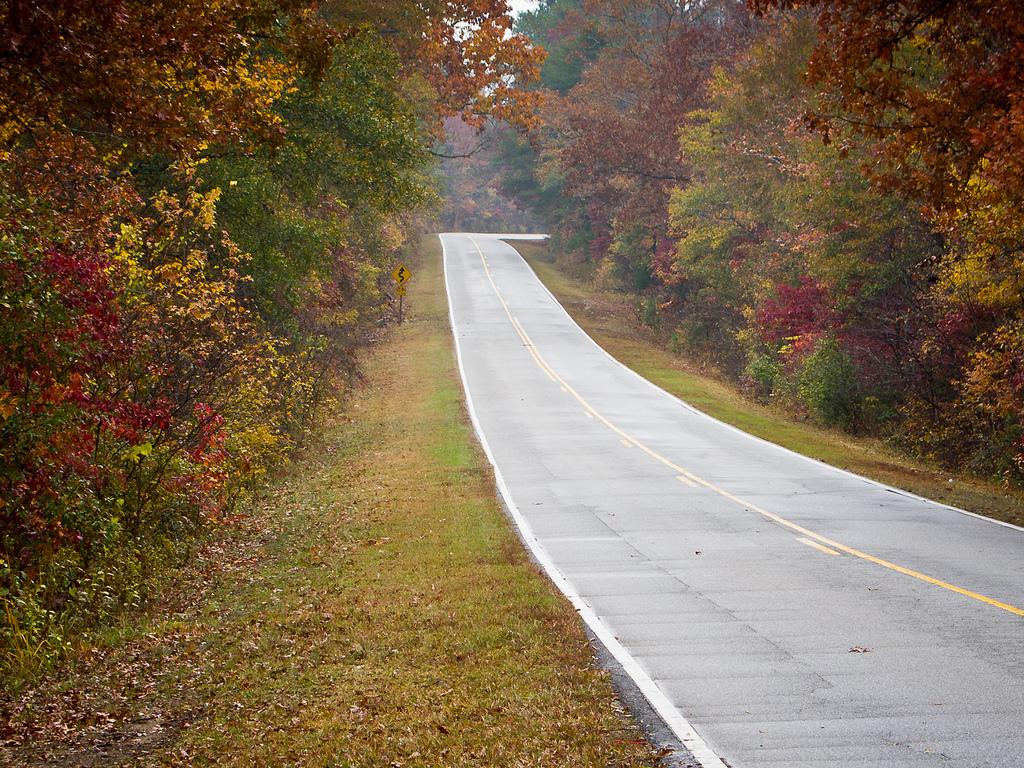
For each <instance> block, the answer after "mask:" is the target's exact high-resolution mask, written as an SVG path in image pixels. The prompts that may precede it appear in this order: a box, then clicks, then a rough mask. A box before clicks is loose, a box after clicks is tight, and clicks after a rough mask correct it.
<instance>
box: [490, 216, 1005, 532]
mask: <svg viewBox="0 0 1024 768" xmlns="http://www.w3.org/2000/svg"><path fill="white" fill-rule="evenodd" d="M484 237H494V235H484ZM496 239H500V240H505V238H496ZM520 239H525V238H520ZM537 239H540V238H539V237H538V238H537ZM505 245H507V246H508V247H509V248H511V249H512V250H513V251H514V252H515V254H516V256H518V257H519V258H520V259H522V261H523V264H525V265H526V268H527V269H528V270H529V271H530V274H531V275H533V278H534V280H536V281H537V283H538V284H539V285H540V287H541V288H543V289H544V291H545V292H546V293H547V294H548V296H550V297H551V299H552V301H554V302H555V304H556V305H557V307H558V308H559V309H560V310H562V312H563V314H565V316H566V317H568V318H569V321H570V322H571V323H572V324H573V325H575V326H576V328H578V329H579V331H580V333H582V334H583V335H584V336H585V337H586V338H587V339H588V340H589V341H590V343H591V344H593V345H594V346H595V347H597V348H598V349H599V350H601V352H603V353H604V355H605V357H607V358H608V359H609V360H611V361H612V362H613V363H615V364H616V365H617V366H619V367H620V368H622V369H624V370H626V371H629V372H630V373H631V374H633V375H634V376H635V377H636V378H638V379H640V381H642V382H644V383H645V384H646V385H647V386H649V387H652V388H654V389H656V390H657V391H658V392H661V393H662V394H664V395H668V396H669V397H671V398H672V399H673V400H675V401H676V402H677V403H679V404H680V405H681V406H683V407H684V408H686V409H687V410H688V411H691V412H692V413H695V414H697V415H698V416H703V417H704V418H705V419H708V420H710V421H713V422H715V423H716V424H719V425H721V426H723V427H725V428H726V429H728V430H731V431H732V432H736V433H737V434H740V435H743V436H744V437H747V438H749V439H751V440H756V441H757V442H759V443H762V444H763V445H767V446H770V447H772V448H774V449H775V450H777V451H783V452H784V453H787V454H789V455H790V456H796V457H797V458H800V459H803V460H804V461H809V462H811V463H812V464H817V465H818V466H819V467H825V468H826V469H830V470H832V471H833V472H838V473H840V474H843V475H846V476H847V477H853V478H856V479H857V480H860V481H862V482H865V483H869V484H871V485H874V486H877V487H878V488H882V489H884V490H886V491H891V492H892V493H897V494H900V495H902V496H906V497H907V498H911V499H914V500H915V501H923V502H926V503H928V504H933V505H935V506H936V507H939V508H941V509H948V510H950V511H953V512H959V513H960V514H961V515H967V516H968V517H974V518H977V519H978V520H984V521H985V522H987V523H993V524H994V525H1001V526H1003V527H1005V528H1013V529H1014V530H1016V531H1021V532H1024V527H1022V526H1019V525H1014V524H1013V523H1008V522H1006V521H1004V520H996V519H995V518H992V517H986V516H985V515H979V514H978V513H977V512H968V511H967V510H966V509H960V507H954V506H952V505H951V504H943V503H942V502H941V501H935V499H929V498H928V497H926V496H920V495H918V494H916V493H913V492H911V491H907V490H904V489H903V488H897V487H896V486H894V485H887V484H886V483H883V482H881V481H880V480H873V479H871V478H870V477H864V476H863V475H858V474H857V473H856V472H851V471H850V470H848V469H843V468H842V467H837V466H834V465H832V464H829V463H827V462H824V461H821V460H820V459H815V458H813V457H812V456H806V455H804V454H802V453H798V452H796V451H794V450H792V449H791V448H787V447H786V446H784V445H779V444H778V443H773V442H772V441H771V440H765V439H764V438H763V437H758V436H757V435H752V434H750V433H749V432H744V431H743V430H742V429H740V428H739V427H736V426H733V425H732V424H728V423H726V422H724V421H722V420H721V419H716V418H715V417H714V416H712V415H711V414H708V413H705V412H704V411H702V410H700V409H699V408H696V407H694V406H692V405H690V404H689V403H688V402H686V401H685V400H683V399H682V398H680V397H678V396H676V395H673V394H672V393H671V392H669V391H668V390H666V389H662V388H661V387H659V386H658V385H657V384H655V383H654V382H653V381H651V380H650V379H647V378H644V377H643V376H641V375H640V374H639V373H637V372H636V371H634V370H633V369H632V368H630V367H629V366H628V365H626V364H625V363H623V362H622V361H621V360H618V359H616V358H615V357H613V356H612V354H611V353H610V352H609V351H608V350H607V349H605V348H604V347H602V346H601V345H600V344H598V343H597V342H596V341H594V339H593V338H592V337H591V336H590V334H589V333H587V332H586V331H585V330H583V328H582V326H580V324H579V323H577V322H576V319H575V318H574V317H573V316H572V315H570V314H569V310H567V309H566V308H565V307H564V306H562V302H560V301H559V300H558V297H556V296H555V294H553V293H552V292H551V291H550V289H548V287H547V286H546V285H544V281H543V280H541V279H540V277H539V276H538V275H537V272H536V271H535V270H534V268H533V267H532V266H531V265H530V262H528V261H527V260H526V259H524V258H523V255H522V254H521V253H519V251H517V250H516V248H515V246H514V245H512V244H511V243H509V242H507V241H506V242H505Z"/></svg>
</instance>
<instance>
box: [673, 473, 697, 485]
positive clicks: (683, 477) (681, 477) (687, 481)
mask: <svg viewBox="0 0 1024 768" xmlns="http://www.w3.org/2000/svg"><path fill="white" fill-rule="evenodd" d="M676 480H678V481H679V482H680V483H682V484H683V485H688V486H690V487H691V488H696V487H697V484H696V483H695V482H693V480H691V479H690V478H688V477H687V476H686V475H676Z"/></svg>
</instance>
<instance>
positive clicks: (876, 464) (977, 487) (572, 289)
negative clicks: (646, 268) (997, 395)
mask: <svg viewBox="0 0 1024 768" xmlns="http://www.w3.org/2000/svg"><path fill="white" fill-rule="evenodd" d="M513 245H515V247H516V249H517V250H519V252H520V253H521V254H522V255H523V256H524V258H525V259H526V260H527V262H528V263H529V264H530V266H532V267H533V269H534V271H536V273H537V276H538V277H540V279H541V280H542V281H543V283H544V284H545V285H546V286H547V287H548V289H549V290H550V291H551V292H552V293H553V294H555V296H557V297H558V300H559V301H561V302H562V305H563V306H564V307H565V308H566V309H567V310H568V312H569V314H570V315H572V317H573V318H574V319H575V320H576V322H577V323H579V324H580V326H581V327H582V328H583V329H584V330H585V331H586V332H587V333H588V334H590V336H591V337H592V338H593V339H594V340H595V341H596V342H597V343H598V344H600V345H601V346H602V347H604V348H605V349H606V350H607V351H608V352H609V353H611V355H612V356H613V357H615V358H616V359H617V360H619V361H620V362H622V363H624V364H625V365H627V366H629V367H630V368H632V369H633V370H634V371H636V372H637V373H639V374H640V375H641V376H643V377H644V378H646V379H649V380H650V381H652V382H654V383H655V384H657V385H658V386H659V387H661V388H662V389H665V390H667V391H668V392H671V393H672V394H674V395H676V396H677V397H679V398H681V399H683V400H685V401H686V402H688V403H690V404H691V405H693V406H694V407H695V408H699V409H700V410H702V411H704V412H705V413H707V414H710V415H711V416H714V417H715V418H716V419H720V420H721V421H724V422H726V423H727V424H732V425H733V426H736V427H739V428H740V429H742V430H744V431H745V432H749V433H750V434H753V435H757V436H758V437H761V438H764V439H766V440H770V441H772V442H774V443H778V444H779V445H782V446H785V447H786V448H789V449H790V450H793V451H796V452H797V453H802V454H804V455H805V456H811V457H812V458H815V459H819V460H821V461H824V462H827V463H829V464H832V465H834V466H837V467H842V468H843V469H847V470H849V471H851V472H856V473H857V474H860V475H863V476H865V477H870V478H872V479H874V480H878V481H880V482H883V483H887V484H889V485H892V486H895V487H897V488H903V489H905V490H908V491H911V492H912V493H916V494H919V495H921V496H925V497H927V498H930V499H935V500H936V501H940V502H943V503H945V504H950V505H952V506H955V507H960V508H961V509H966V510H968V511H970V512H975V513H977V514H981V515H986V516H988V517H992V518H995V519H996V520H1003V521H1006V522H1010V523H1014V524H1016V525H1024V494H1022V493H1020V492H1015V491H1012V490H1007V489H1005V488H1002V487H1000V486H998V485H996V484H994V483H988V482H985V481H983V480H979V479H977V478H974V477H970V476H963V475H960V476H956V475H952V474H950V473H949V472H948V471H947V470H942V469H939V468H936V467H933V466H929V465H927V464H924V463H922V462H919V461H915V460H913V459H911V458H908V457H906V456H904V455H901V454H899V453H897V452H896V451H894V450H893V449H892V448H890V447H889V446H888V445H886V444H885V443H884V442H883V441H881V440H877V439H871V438H861V437H854V436H851V435H847V434H845V433H842V432H839V431H837V430H830V429H824V428H821V427H817V426H814V425H812V424H808V423H806V422H802V421H798V420H796V419H793V418H792V417H790V416H788V415H786V414H784V413H781V412H780V411H778V410H775V409H772V408H769V407H766V406H764V405H761V404H759V403H757V402H755V401H753V400H751V399H750V398H748V397H745V396H743V395H742V394H741V393H740V392H739V391H737V389H736V388H735V387H734V386H733V385H732V384H730V383H728V382H726V381H723V380H721V379H718V378H715V377H714V376H713V375H709V373H708V372H707V371H704V370H700V369H698V368H697V367H696V366H694V365H692V364H691V363H689V362H688V361H687V360H686V359H685V358H683V357H681V356H680V355H676V354H673V353H672V352H671V351H669V350H668V349H666V348H665V347H664V345H663V344H662V343H661V341H660V340H659V339H658V338H657V337H656V335H655V334H654V332H653V331H651V330H650V329H648V328H647V327H646V326H644V325H643V324H642V323H641V322H640V321H639V319H638V318H637V314H636V311H635V309H634V308H633V306H632V305H631V304H630V300H629V298H628V297H627V296H625V295H623V294H621V293H615V292H611V291H605V290H601V289H600V288H596V287H594V286H593V285H592V284H590V283H589V282H587V281H584V280H581V279H577V278H574V277H573V276H571V275H569V274H567V273H566V272H564V271H562V270H560V269H558V268H557V267H556V266H555V264H554V262H553V257H552V255H551V254H550V253H549V251H548V246H547V244H545V243H531V242H517V243H513Z"/></svg>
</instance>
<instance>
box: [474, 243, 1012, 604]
mask: <svg viewBox="0 0 1024 768" xmlns="http://www.w3.org/2000/svg"><path fill="white" fill-rule="evenodd" d="M470 241H471V242H472V243H473V247H474V248H476V252H477V253H478V254H480V262H481V263H482V264H483V267H484V273H485V274H486V275H487V280H488V281H489V282H490V284H491V288H493V289H494V294H495V295H496V296H497V297H498V301H499V302H501V306H502V308H503V309H504V310H505V314H507V315H508V319H509V320H510V321H511V323H512V327H513V328H514V329H515V331H516V333H517V334H518V335H519V338H520V339H522V341H523V346H525V347H526V349H527V351H528V352H529V353H530V356H531V357H532V358H533V360H534V362H535V363H537V366H538V367H539V368H540V369H541V370H542V371H543V372H544V373H545V374H546V375H547V377H548V378H549V379H551V380H552V381H553V382H555V383H557V384H559V385H560V386H561V387H562V389H563V390H564V391H565V392H567V393H568V394H569V395H571V396H572V397H573V398H575V399H576V400H577V401H578V402H579V404H580V405H582V406H583V410H584V412H585V413H586V414H587V415H588V416H591V417H593V418H595V419H597V420H598V421H600V422H601V423H602V424H604V425H605V426H606V427H608V429H610V430H611V431H612V432H614V433H615V434H617V435H618V436H619V437H620V438H621V439H622V440H623V442H624V444H629V445H631V446H635V447H637V448H639V449H640V450H641V451H643V452H644V453H646V454H647V455H648V456H650V457H651V458H652V459H654V460H655V461H658V462H661V463H662V464H664V465H665V466H666V467H668V468H669V469H671V470H672V471H673V472H675V473H676V474H677V475H678V477H679V479H680V480H681V481H682V482H683V483H684V484H686V485H696V486H702V487H704V488H707V489H708V490H709V491H711V492H712V493H717V494H718V495H719V496H722V497H724V498H726V499H729V500H730V501H732V502H735V503H736V504H739V505H740V506H741V507H743V508H744V509H746V510H749V511H751V512H757V513H758V514H760V515H763V516H764V517H766V518H767V519H769V520H771V521H772V522H773V523H778V524H779V525H781V526H783V527H785V528H788V529H789V530H791V531H793V532H795V533H798V534H800V536H802V537H804V538H806V539H808V540H810V541H808V542H806V543H810V542H811V541H813V542H816V543H817V544H820V545H824V546H825V547H830V548H831V549H833V550H839V551H840V552H845V553H846V554H848V555H852V556H853V557H857V558H860V559H861V560H867V561H868V562H869V563H874V564H875V565H880V566H882V567H883V568H888V569H889V570H891V571H896V572H897V573H902V574H903V575H904V576H910V577H911V578H914V579H918V580H919V581H924V582H927V583H928V584H932V585H934V586H936V587H941V588H942V589H947V590H949V591H950V592H956V593H957V594H958V595H964V596H965V597H969V598H971V599H972V600H978V601H980V602H982V603H986V604H988V605H991V606H994V607H995V608H999V609H1001V610H1004V611H1009V612H1010V613H1013V614H1016V615H1017V616H1024V609H1022V608H1018V607H1017V606H1015V605H1010V604H1009V603H1004V602H1002V601H1000V600H996V599H994V598H991V597H988V596H986V595H982V594H979V593H977V592H972V591H971V590H969V589H964V588H963V587H958V586H956V585H955V584H950V583H949V582H947V581H942V580H941V579H936V578H934V577H932V576H929V575H927V574H925V573H919V572H918V571H915V570H912V569H911V568H905V567H904V566H902V565H897V564H896V563H891V562H889V561H888V560H883V559H882V558H880V557H875V556H874V555H869V554H868V553H867V552H861V551H860V550H859V549H854V548H853V547H848V546H846V545H845V544H841V543H839V542H838V541H835V540H834V539H830V538H828V537H827V536H822V535H821V534H820V533H815V532H814V531H812V530H810V529H808V528H804V527H803V526H802V525H799V524H797V523H794V522H793V521H791V520H787V519H786V518H784V517H781V516H780V515H777V514H775V513H774V512H769V511H768V510H766V509H763V508H762V507H759V506H757V505H756V504H752V503H750V502H749V501H746V500H744V499H741V498H740V497H739V496H735V495H733V494H731V493H729V491H727V490H725V489H724V488H719V487H718V486H717V485H715V484H714V483H711V482H708V481H707V480H705V479H704V478H702V477H699V476H697V475H695V474H694V473H693V472H690V471H689V470H688V469H685V468H683V467H681V466H679V465H678V464H676V463H675V462H673V461H671V460H670V459H668V458H666V457H665V456H662V455H661V454H660V453H658V452H657V451H655V450H652V449H651V448H649V447H647V446H646V445H644V444H643V443H641V442H640V441H639V440H637V439H636V438H635V437H633V436H632V435H630V434H628V433H627V432H625V431H624V430H622V429H621V428H619V427H618V426H616V425H615V424H613V423H612V422H610V421H609V420H608V419H606V418H605V417H604V416H602V415H601V414H600V413H599V412H598V411H596V410H595V409H594V407H593V406H592V405H591V404H590V403H588V402H587V401H586V400H585V399H584V398H583V396H582V395H580V393H579V392H577V391H576V390H575V389H573V387H572V386H571V385H570V384H569V382H567V381H566V380H565V379H563V378H562V377H561V376H559V375H558V372H557V371H555V369H554V368H552V367H551V366H550V365H549V364H548V363H547V361H546V360H545V359H544V356H543V355H541V353H540V350H538V349H537V347H536V345H535V344H534V343H533V340H532V339H531V338H530V336H529V335H528V334H527V333H526V331H525V329H524V328H523V326H522V325H521V324H520V322H519V320H518V319H516V317H515V316H514V315H513V314H512V310H511V309H510V308H509V306H508V302H506V301H505V298H504V296H502V295H501V291H500V290H499V289H498V285H497V283H495V282H494V276H493V275H492V274H491V269H490V267H489V266H488V264H487V259H486V258H485V257H484V252H483V251H482V250H481V249H480V245H479V244H478V243H477V241H476V240H475V239H474V238H472V237H471V238H470Z"/></svg>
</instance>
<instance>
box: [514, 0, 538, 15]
mask: <svg viewBox="0 0 1024 768" xmlns="http://www.w3.org/2000/svg"><path fill="white" fill-rule="evenodd" d="M508 4H509V5H510V6H512V15H513V16H514V15H515V14H517V13H522V12H523V11H532V10H533V9H534V8H536V7H537V0H509V3H508Z"/></svg>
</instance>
